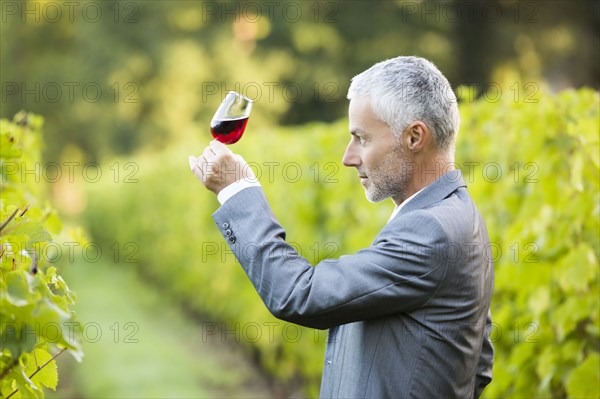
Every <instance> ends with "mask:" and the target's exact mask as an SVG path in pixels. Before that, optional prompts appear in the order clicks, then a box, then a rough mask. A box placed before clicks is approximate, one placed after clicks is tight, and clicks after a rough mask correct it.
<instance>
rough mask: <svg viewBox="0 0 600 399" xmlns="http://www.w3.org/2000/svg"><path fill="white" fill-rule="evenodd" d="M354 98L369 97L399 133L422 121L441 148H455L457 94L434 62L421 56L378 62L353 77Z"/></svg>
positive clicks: (351, 85) (349, 92) (382, 115)
mask: <svg viewBox="0 0 600 399" xmlns="http://www.w3.org/2000/svg"><path fill="white" fill-rule="evenodd" d="M353 97H370V98H371V107H372V108H373V111H374V112H375V114H376V115H377V117H378V118H379V119H381V120H382V121H383V122H385V123H387V124H388V125H389V126H390V128H391V129H392V132H393V133H394V134H395V135H396V136H398V137H399V135H400V134H401V133H402V131H403V130H404V129H406V127H407V126H408V125H409V124H410V123H411V122H414V121H416V120H419V121H422V122H424V123H425V124H426V125H427V127H428V128H429V129H430V130H431V132H432V135H433V138H434V141H435V143H436V145H437V147H438V149H440V150H444V151H448V150H453V148H454V143H455V141H456V134H457V132H458V126H459V124H460V116H459V114H458V105H457V102H456V96H455V95H454V92H453V91H452V87H451V86H450V83H448V79H446V78H445V77H444V75H442V73H441V72H440V71H439V70H438V69H437V68H436V66H435V65H433V63H432V62H430V61H427V60H426V59H424V58H420V57H396V58H392V59H389V60H385V61H382V62H379V63H377V64H375V65H373V66H372V67H371V68H369V69H367V70H366V71H364V72H362V73H360V74H358V75H356V76H355V77H354V78H352V83H351V84H350V88H349V89H348V99H349V100H350V99H352V98H353Z"/></svg>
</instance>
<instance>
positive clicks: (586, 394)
mask: <svg viewBox="0 0 600 399" xmlns="http://www.w3.org/2000/svg"><path fill="white" fill-rule="evenodd" d="M567 393H568V394H569V397H571V398H593V399H596V398H599V397H600V356H599V355H598V353H591V354H590V355H589V356H588V357H587V358H586V359H585V360H584V361H583V363H581V364H580V365H579V366H578V367H577V368H576V369H574V370H573V371H572V372H571V374H570V375H569V378H568V379H567Z"/></svg>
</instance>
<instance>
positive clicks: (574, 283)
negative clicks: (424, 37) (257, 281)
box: [84, 90, 600, 398]
mask: <svg viewBox="0 0 600 399" xmlns="http://www.w3.org/2000/svg"><path fill="white" fill-rule="evenodd" d="M465 92H468V91H465ZM598 109H599V99H598V93H596V92H594V91H591V90H579V91H573V90H570V91H564V92H561V93H558V94H551V93H547V92H544V93H539V95H538V96H536V97H535V98H527V101H524V100H523V99H521V101H515V99H514V98H511V97H510V96H504V97H503V98H501V99H497V100H496V101H489V99H487V100H486V99H485V98H483V99H481V100H478V101H463V102H462V103H461V106H460V110H461V116H462V123H461V129H460V132H459V139H458V143H457V156H456V160H457V165H456V167H458V168H460V169H461V170H462V171H463V174H464V175H465V178H466V179H465V180H466V181H467V184H468V186H469V190H470V193H471V195H472V196H473V198H474V199H475V201H476V203H477V204H478V207H479V209H480V211H481V213H482V214H483V216H484V218H485V220H486V223H487V225H488V230H489V232H490V239H491V245H492V247H493V248H492V249H493V251H492V252H493V254H494V260H495V265H496V266H495V267H496V285H495V292H494V297H493V300H492V314H493V320H494V324H493V328H492V331H491V337H492V340H493V342H494V345H495V348H496V357H495V367H494V380H493V382H492V384H491V385H490V386H489V387H488V388H487V389H486V391H485V392H484V395H485V396H486V397H489V398H500V397H503V398H504V397H595V396H597V393H598V390H599V387H598V381H599V380H600V376H599V370H600V356H599V341H598V335H599V332H600V328H599V320H598V312H599V308H598V299H597V298H598V269H599V268H598V266H599V263H598V259H599V257H600V244H599V238H598V230H599V216H600V209H599V208H598V203H599V202H600V194H599V178H600V175H599V165H600V160H599V143H598V135H597V132H598V131H599V126H598V121H599V114H598ZM346 130H347V126H346V121H344V120H341V121H339V122H336V123H332V124H307V125H304V126H299V127H295V128H282V129H276V128H267V127H265V128H261V127H259V126H254V125H252V122H250V124H249V126H248V132H247V135H246V136H245V137H244V139H243V140H242V141H240V143H238V144H236V145H235V146H234V151H236V152H238V153H240V154H242V155H243V156H244V158H245V159H246V160H247V161H248V162H249V163H250V166H251V167H252V168H253V169H254V170H255V173H256V175H257V177H258V178H259V179H260V181H261V184H262V185H263V187H264V189H265V191H266V193H267V197H268V198H269V201H270V203H271V205H272V207H273V209H274V212H275V214H276V215H277V216H278V218H279V219H280V221H281V223H282V224H283V226H284V227H285V228H286V229H287V232H288V240H289V241H290V242H292V243H293V245H294V246H295V247H296V248H297V249H298V251H299V252H300V253H301V254H302V255H303V256H305V257H306V258H307V259H309V260H310V261H311V262H312V263H317V262H318V261H319V260H321V259H324V258H328V257H338V256H340V255H342V254H344V253H353V252H355V251H357V250H359V249H360V248H363V247H365V246H367V245H369V243H370V242H371V240H372V238H373V237H374V236H375V234H376V233H377V231H378V230H379V229H380V227H381V226H382V225H383V224H384V223H385V222H386V220H387V217H388V216H389V214H390V212H391V210H392V208H391V206H392V204H391V203H390V204H383V205H382V204H370V203H368V202H367V201H366V200H365V199H364V196H363V192H362V190H361V188H360V187H359V184H358V183H357V182H356V181H355V173H354V172H353V171H351V170H345V168H344V169H342V167H341V166H340V159H341V156H342V153H343V150H344V148H345V145H346V143H347V140H348V133H347V132H346ZM202 131H203V130H202V129H201V128H199V132H200V133H198V132H196V133H195V136H194V137H190V138H189V139H186V140H185V142H180V143H176V144H175V145H172V146H171V147H169V148H167V149H165V150H164V151H163V152H160V153H158V154H157V153H148V154H145V155H144V154H142V155H140V156H138V157H136V158H127V159H116V160H113V161H111V164H114V163H115V162H117V163H120V164H122V165H123V164H125V163H126V162H133V164H134V165H135V170H136V173H135V175H134V176H133V177H134V179H133V180H131V181H129V182H125V181H123V179H120V180H119V181H116V180H106V181H104V182H99V183H97V184H90V185H88V187H87V201H88V207H87V210H86V212H85V216H84V219H85V225H86V226H87V228H88V229H89V231H90V232H91V235H92V237H93V239H94V240H96V241H97V242H98V243H99V244H100V245H101V246H102V247H103V248H108V247H110V246H111V245H112V246H114V245H115V244H117V245H118V246H120V248H124V249H126V251H128V253H129V254H130V255H133V254H135V256H133V258H135V262H134V264H135V266H136V267H137V268H138V272H139V274H140V275H142V276H143V277H144V278H145V279H147V280H148V281H150V282H151V284H153V285H155V286H156V287H157V288H158V289H159V290H160V291H161V292H162V293H163V294H164V295H167V296H169V297H172V298H175V299H176V300H177V301H178V302H179V303H180V304H181V305H182V306H184V307H185V308H187V309H189V310H191V311H192V312H193V313H194V314H196V315H199V316H201V317H203V318H204V319H205V320H209V322H208V323H205V324H204V327H203V331H200V332H199V334H205V335H217V336H218V337H220V338H221V339H223V340H228V341H231V342H235V343H239V344H241V345H245V346H246V347H248V348H249V350H250V351H252V353H254V357H255V358H256V359H257V361H258V362H259V364H260V365H261V367H263V368H264V369H266V370H267V371H268V372H269V373H270V374H271V375H272V377H273V378H274V379H276V380H278V381H280V382H284V383H286V382H287V383H290V384H292V383H294V382H297V381H302V382H303V384H304V385H305V386H306V394H307V395H309V396H316V395H317V394H318V387H319V381H320V374H321V368H322V359H323V351H324V346H325V340H326V334H325V333H324V332H321V331H317V330H310V329H306V328H300V327H297V326H294V325H291V324H288V323H283V322H281V321H278V320H276V319H275V318H273V317H272V316H271V315H270V314H269V313H268V312H267V311H266V309H265V307H264V305H263V304H262V302H261V301H260V298H259V297H258V295H257V294H256V292H255V291H254V289H253V288H252V286H251V284H250V283H249V282H248V281H247V278H246V277H245V275H244V273H243V272H242V270H241V268H240V267H239V265H237V261H236V260H235V257H234V256H233V254H232V252H231V251H230V250H229V248H228V246H227V244H226V243H225V241H224V240H223V239H222V238H221V236H220V234H219V232H218V230H217V228H216V226H214V222H213V220H212V218H211V213H212V212H213V211H214V210H216V209H217V207H218V202H217V200H216V198H214V197H213V196H212V195H211V194H209V193H208V192H205V190H203V189H202V188H201V187H200V186H199V184H198V182H197V181H195V179H194V177H193V175H192V174H191V173H189V168H188V165H187V156H188V155H189V154H190V152H193V153H199V152H201V150H202V148H203V146H204V145H206V143H207V142H208V140H209V136H208V134H204V135H203V133H201V132H202ZM198 136H203V137H198ZM192 149H193V150H192ZM133 258H132V259H133ZM332 289H334V287H332Z"/></svg>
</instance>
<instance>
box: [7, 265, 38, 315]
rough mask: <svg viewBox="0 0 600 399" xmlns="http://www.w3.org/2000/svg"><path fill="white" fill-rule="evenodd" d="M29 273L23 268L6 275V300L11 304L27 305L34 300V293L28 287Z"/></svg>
mask: <svg viewBox="0 0 600 399" xmlns="http://www.w3.org/2000/svg"><path fill="white" fill-rule="evenodd" d="M28 278H29V275H28V274H27V272H25V271H23V270H17V271H14V272H10V273H7V275H6V285H7V290H6V296H5V298H6V300H7V301H8V302H9V303H10V304H11V305H13V306H17V307H22V306H27V305H29V304H30V303H31V302H33V301H34V300H35V296H34V293H33V292H32V291H31V290H30V289H29V282H28V281H27V280H28Z"/></svg>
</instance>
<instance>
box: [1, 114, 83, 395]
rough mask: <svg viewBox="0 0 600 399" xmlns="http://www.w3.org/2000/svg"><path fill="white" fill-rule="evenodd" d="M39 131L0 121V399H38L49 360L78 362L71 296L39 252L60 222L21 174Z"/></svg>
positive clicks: (28, 167)
mask: <svg viewBox="0 0 600 399" xmlns="http://www.w3.org/2000/svg"><path fill="white" fill-rule="evenodd" d="M41 127H42V118H41V117H39V116H35V115H32V114H25V113H23V112H21V113H19V114H17V115H16V116H15V118H14V121H13V122H9V121H7V120H4V119H3V120H0V140H1V143H2V146H1V147H0V148H1V150H0V167H1V171H2V174H1V176H2V193H1V197H0V259H1V261H2V263H1V266H0V334H1V335H0V344H1V345H0V397H7V398H8V397H14V398H18V397H23V398H25V397H27V398H43V397H44V391H43V388H44V387H46V388H51V389H53V390H54V389H56V384H57V381H58V374H57V368H56V362H55V360H54V359H55V357H56V356H58V354H60V353H62V352H63V351H64V350H67V349H68V350H69V351H70V353H71V354H72V355H73V356H74V357H75V358H76V359H81V357H82V356H83V353H82V351H81V345H80V333H79V325H78V323H77V321H76V318H75V315H74V312H73V311H72V310H71V309H70V306H71V305H72V304H73V303H74V301H75V297H74V293H73V292H72V291H71V290H70V289H69V287H68V286H67V284H66V282H65V281H64V280H63V278H62V277H61V276H60V275H59V274H57V271H56V268H55V267H54V266H51V265H49V262H48V259H46V256H44V253H43V251H41V249H43V248H44V245H46V244H48V243H50V242H51V241H52V238H51V235H50V232H52V233H54V234H58V233H59V232H60V230H61V222H60V220H59V218H58V217H57V216H56V214H55V212H54V211H53V210H52V209H51V208H50V207H49V206H48V205H47V204H45V203H44V202H43V200H42V198H43V196H44V192H43V189H44V187H43V185H40V184H39V183H36V182H35V180H36V179H25V178H23V176H24V175H23V174H22V173H23V172H27V171H30V172H29V173H31V171H35V170H36V164H38V163H39V160H40V150H41V147H40V146H41V144H40V141H41ZM38 166H39V165H38ZM38 181H39V180H38ZM53 352H56V353H55V354H54V355H53V354H52V353H53Z"/></svg>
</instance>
